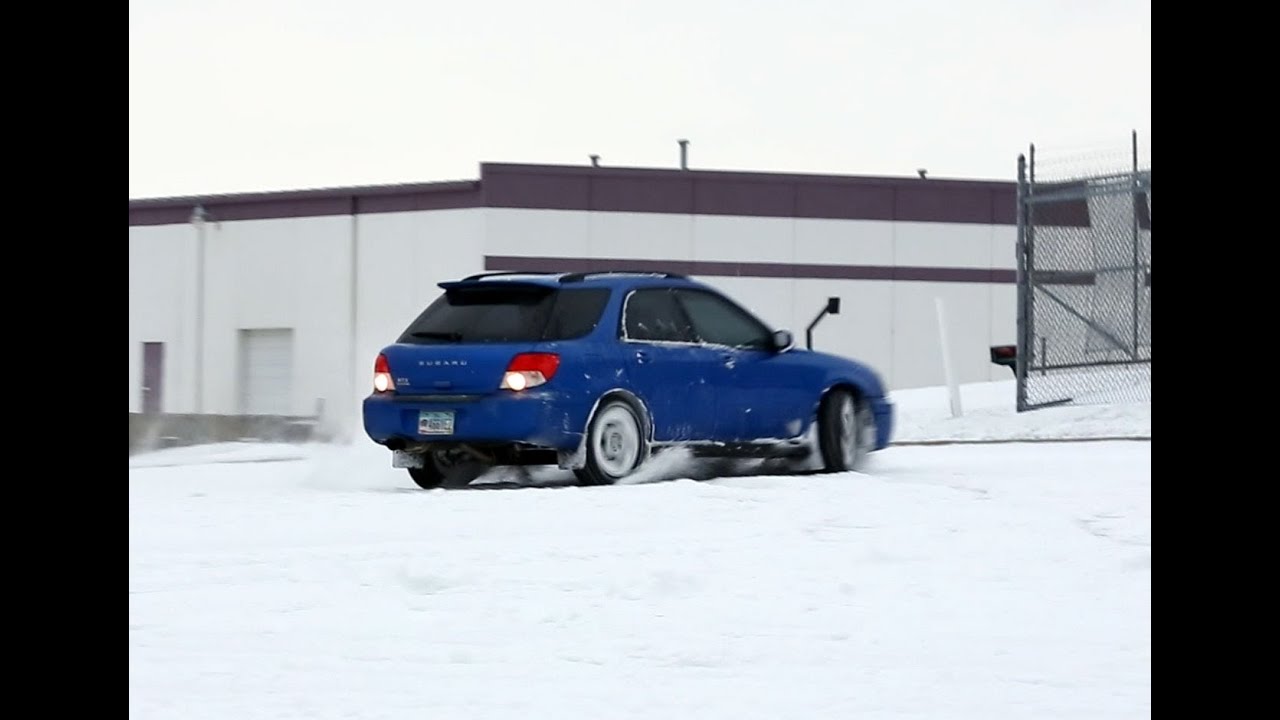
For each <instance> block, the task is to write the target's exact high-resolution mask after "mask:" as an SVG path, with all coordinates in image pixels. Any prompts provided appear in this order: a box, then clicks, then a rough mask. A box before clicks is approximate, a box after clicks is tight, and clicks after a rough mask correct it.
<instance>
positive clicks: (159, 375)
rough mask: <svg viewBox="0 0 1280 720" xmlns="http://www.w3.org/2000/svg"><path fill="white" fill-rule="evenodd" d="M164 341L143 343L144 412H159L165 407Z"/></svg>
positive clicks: (153, 413)
mask: <svg viewBox="0 0 1280 720" xmlns="http://www.w3.org/2000/svg"><path fill="white" fill-rule="evenodd" d="M163 390H164V343H159V342H144V343H142V412H143V414H144V415H155V414H158V413H159V412H160V410H161V408H162V407H163V404H162V400H163Z"/></svg>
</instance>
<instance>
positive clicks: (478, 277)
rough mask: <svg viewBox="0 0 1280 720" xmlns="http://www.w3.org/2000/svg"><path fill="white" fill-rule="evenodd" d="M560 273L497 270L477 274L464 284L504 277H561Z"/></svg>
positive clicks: (469, 276) (465, 280) (468, 278)
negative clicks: (471, 281)
mask: <svg viewBox="0 0 1280 720" xmlns="http://www.w3.org/2000/svg"><path fill="white" fill-rule="evenodd" d="M559 274H560V273H559V272H551V271H549V270H495V271H493V272H482V273H476V274H475V275H468V276H467V277H465V278H463V279H462V281H463V282H467V281H470V280H483V279H484V278H489V277H500V276H503V275H559Z"/></svg>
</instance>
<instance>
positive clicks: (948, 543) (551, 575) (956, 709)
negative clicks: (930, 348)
mask: <svg viewBox="0 0 1280 720" xmlns="http://www.w3.org/2000/svg"><path fill="white" fill-rule="evenodd" d="M1000 385H1001V384H1000V383H993V384H989V385H988V386H982V387H977V388H968V389H966V396H965V398H964V410H965V415H964V417H962V418H956V419H953V418H950V417H949V411H948V410H947V400H946V393H945V390H940V389H938V390H929V391H910V392H907V393H897V394H895V401H896V402H898V403H899V405H900V407H901V409H902V415H903V418H902V425H901V430H902V433H901V435H900V437H901V438H903V439H908V440H916V441H926V440H936V439H981V440H1001V439H1019V438H1038V437H1039V438H1043V437H1050V436H1052V435H1053V434H1055V433H1057V434H1066V435H1073V436H1074V437H1087V436H1089V435H1090V433H1092V434H1093V435H1094V436H1106V437H1144V436H1145V437H1149V435H1150V405H1149V404H1148V405H1145V406H1135V407H1129V408H1124V409H1117V408H1115V407H1111V408H1056V409H1053V412H1051V411H1050V410H1042V411H1037V412H1036V413H1024V414H1022V415H1018V414H1016V413H1013V412H1012V394H1011V392H1010V393H1008V394H1007V395H1005V396H1004V397H1003V398H1001V397H999V396H1001V395H1002V391H1001V390H1000V389H999V386H1000ZM984 397H987V398H988V400H987V401H984V400H982V398H984ZM1006 401H1007V403H1006ZM984 403H985V407H984ZM1002 404H1005V405H1007V407H1002ZM1063 411H1065V412H1063ZM268 460H274V461H275V462H265V461H268ZM667 470H668V471H674V472H675V476H676V477H678V476H679V472H678V471H679V468H667ZM542 481H543V484H544V485H548V487H532V488H518V489H501V488H503V487H508V486H503V485H497V486H490V487H498V488H499V489H492V490H474V491H432V492H424V491H420V490H417V489H416V488H415V487H414V486H413V485H412V483H411V482H410V481H409V479H408V478H407V476H406V475H405V473H404V471H402V470H395V469H392V468H391V467H390V459H389V456H388V454H387V453H386V452H385V451H383V450H382V449H380V448H377V447H375V446H373V445H372V444H370V443H361V442H356V443H354V444H353V445H351V446H324V445H312V446H265V445H262V446H256V447H244V446H221V447H206V448H182V449H173V450H167V451H164V452H160V453H152V454H150V455H145V456H138V457H134V458H131V460H130V482H129V513H130V579H129V593H130V597H129V600H130V604H129V639H130V661H129V662H130V679H129V683H130V701H129V703H130V717H133V718H139V719H142V718H148V719H149V718H166V719H167V718H179V717H181V718H184V719H186V718H190V719H192V720H197V719H200V718H219V719H224V718H237V719H239V718H249V719H252V718H264V719H265V718H272V719H276V718H316V719H327V718H388V719H389V718H397V719H398V718H406V719H408V718H413V719H415V720H419V719H421V718H432V719H435V718H459V719H462V718H466V719H468V720H471V719H480V718H522V719H523V718H555V719H556V720H577V719H583V720H585V719H588V718H589V719H591V720H599V719H603V718H608V719H611V720H612V719H619V720H630V719H632V718H635V719H640V718H644V719H645V720H650V719H653V718H664V719H665V718H699V719H702V718H726V719H729V718H732V719H734V720H744V719H753V718H780V717H785V718H818V717H822V718H835V717H841V718H846V717H856V718H908V717H910V718H947V719H953V718H954V719H957V720H967V719H969V718H973V719H977V718H982V719H983V720H988V719H990V718H1049V717H1052V718H1090V719H1097V718H1126V719H1128V718H1137V717H1149V716H1150V689H1151V684H1150V683H1151V670H1150V668H1151V665H1150V660H1151V624H1150V618H1151V615H1150V600H1151V584H1150V583H1151V465H1150V443H1149V442H1147V441H1133V440H1121V441H1101V442H1084V443H1043V442H1040V443H1010V444H965V445H943V446H908V445H904V446H898V447H892V448H889V449H887V450H885V451H882V452H880V453H876V454H875V455H873V456H872V462H871V464H870V466H869V467H868V468H867V471H866V472H865V473H845V474H840V475H807V476H750V477H732V478H724V479H718V480H711V481H706V482H694V481H691V480H679V479H677V480H674V481H670V482H657V483H650V484H638V485H628V486H615V487H602V488H578V487H558V486H557V485H561V484H562V483H559V482H557V481H556V478H555V477H552V476H551V474H549V475H546V476H545V477H543V478H542Z"/></svg>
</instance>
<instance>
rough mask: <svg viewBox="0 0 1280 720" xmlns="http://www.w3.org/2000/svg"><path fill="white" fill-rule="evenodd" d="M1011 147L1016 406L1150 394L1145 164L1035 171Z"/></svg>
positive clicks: (1106, 401) (1147, 172)
mask: <svg viewBox="0 0 1280 720" xmlns="http://www.w3.org/2000/svg"><path fill="white" fill-rule="evenodd" d="M1030 156H1031V157H1030V163H1029V164H1028V162H1027V158H1026V157H1025V156H1019V157H1018V244H1017V259H1018V345H1017V354H1016V362H1015V364H1014V370H1015V373H1016V376H1017V409H1018V411H1019V412H1022V411H1025V410H1034V409H1037V408H1043V407H1049V406H1054V405H1102V404H1112V403H1123V402H1135V401H1136V402H1141V401H1150V399H1151V168H1150V163H1149V162H1148V163H1147V165H1146V167H1145V168H1140V167H1139V162H1138V153H1137V135H1136V133H1135V134H1134V138H1133V154H1132V158H1131V161H1132V162H1131V164H1130V167H1129V168H1127V169H1125V170H1118V171H1113V172H1094V173H1091V174H1081V173H1079V172H1076V173H1073V174H1067V175H1059V176H1057V177H1054V178H1052V179H1051V180H1050V181H1047V182H1046V181H1044V180H1041V181H1037V179H1036V155H1035V146H1034V145H1032V146H1031V153H1030Z"/></svg>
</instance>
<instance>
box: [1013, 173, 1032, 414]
mask: <svg viewBox="0 0 1280 720" xmlns="http://www.w3.org/2000/svg"><path fill="white" fill-rule="evenodd" d="M1017 203H1018V207H1017V211H1016V218H1017V223H1018V241H1017V246H1016V250H1015V254H1016V255H1017V258H1016V260H1017V281H1018V299H1017V303H1018V327H1017V332H1018V354H1017V357H1016V361H1015V363H1014V376H1015V377H1016V378H1017V379H1016V387H1017V390H1016V397H1017V410H1018V412H1022V411H1024V410H1026V409H1027V365H1028V361H1029V360H1030V358H1029V354H1030V353H1031V341H1030V338H1031V335H1030V329H1031V313H1030V303H1031V298H1030V295H1031V288H1030V283H1029V280H1030V272H1031V266H1030V263H1029V258H1028V247H1027V156H1026V155H1019V156H1018V194H1017Z"/></svg>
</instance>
